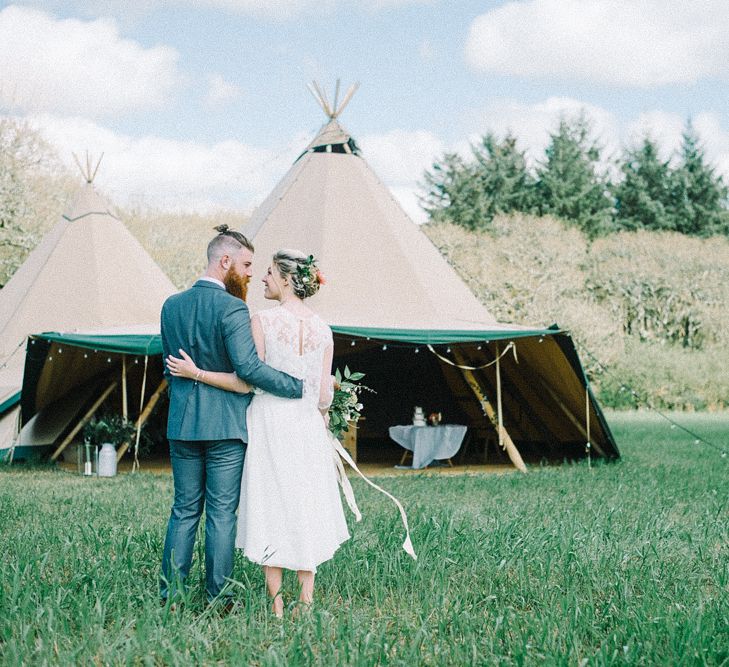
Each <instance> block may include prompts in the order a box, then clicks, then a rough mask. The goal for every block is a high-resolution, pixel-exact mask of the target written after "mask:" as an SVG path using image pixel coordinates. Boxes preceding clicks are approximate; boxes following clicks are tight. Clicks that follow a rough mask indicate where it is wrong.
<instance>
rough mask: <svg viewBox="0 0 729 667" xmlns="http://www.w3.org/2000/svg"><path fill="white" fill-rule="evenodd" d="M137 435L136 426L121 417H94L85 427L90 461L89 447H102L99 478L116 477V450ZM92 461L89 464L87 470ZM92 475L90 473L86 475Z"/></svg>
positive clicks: (87, 455) (87, 452) (113, 415)
mask: <svg viewBox="0 0 729 667" xmlns="http://www.w3.org/2000/svg"><path fill="white" fill-rule="evenodd" d="M135 433H136V428H135V427H134V424H133V423H132V422H130V421H129V420H128V419H124V418H123V417H121V416H120V415H115V414H109V415H104V416H101V417H94V418H93V419H92V420H91V421H89V423H88V424H86V426H85V427H84V441H85V442H86V445H87V451H86V457H87V461H88V459H89V451H88V447H89V445H94V446H95V447H100V448H101V451H100V452H99V463H98V466H97V474H98V475H99V477H113V476H114V475H116V449H117V447H119V446H120V445H121V444H123V443H125V442H130V441H131V439H132V438H133V437H134V435H135ZM89 464H90V461H88V463H87V468H86V469H87V470H88V468H89V467H90V466H89ZM86 474H90V472H88V473H86Z"/></svg>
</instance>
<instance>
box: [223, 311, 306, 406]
mask: <svg viewBox="0 0 729 667" xmlns="http://www.w3.org/2000/svg"><path fill="white" fill-rule="evenodd" d="M222 333H223V340H224V342H225V349H226V350H227V352H228V357H229V358H230V361H231V363H232V364H233V370H234V371H235V374H236V375H237V376H238V377H239V378H240V379H241V380H245V381H246V382H248V383H249V384H252V385H253V386H254V387H259V388H260V389H263V390H264V391H267V392H268V393H270V394H274V395H275V396H283V397H284V398H301V395H302V385H303V382H302V381H301V380H299V379H297V378H294V377H291V376H290V375H288V374H287V373H282V372H281V371H277V370H275V369H273V368H271V367H270V366H267V365H266V364H264V363H263V362H262V361H261V360H260V359H259V358H258V354H257V353H256V346H255V343H254V342H253V334H252V333H251V320H250V316H249V314H248V306H246V305H245V303H244V302H243V301H239V300H238V301H237V302H236V303H234V304H232V305H231V306H229V307H228V309H227V311H226V313H225V315H224V316H223V320H222Z"/></svg>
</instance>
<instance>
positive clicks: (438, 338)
mask: <svg viewBox="0 0 729 667" xmlns="http://www.w3.org/2000/svg"><path fill="white" fill-rule="evenodd" d="M332 331H333V332H334V333H335V334H341V335H344V336H354V337H357V338H374V339H376V340H391V341H398V342H401V343H419V344H421V345H426V344H428V343H430V344H431V345H439V344H445V343H469V342H477V341H487V340H504V339H512V338H525V337H528V336H553V335H554V334H557V333H561V332H562V330H561V329H559V328H558V327H556V325H555V326H553V327H550V328H549V329H513V330H511V329H490V330H483V331H478V330H468V329H450V330H433V329H388V328H381V327H346V326H333V327H332ZM35 338H40V339H42V340H47V341H51V342H54V343H67V344H69V345H75V346H77V347H84V348H88V349H91V350H103V351H104V352H116V353H118V354H141V355H156V354H162V339H161V337H160V335H159V334H152V335H149V334H123V335H116V334H115V335H102V334H99V335H91V334H71V333H68V334H65V333H42V334H37V335H36V336H35Z"/></svg>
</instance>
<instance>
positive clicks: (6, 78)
mask: <svg viewBox="0 0 729 667" xmlns="http://www.w3.org/2000/svg"><path fill="white" fill-rule="evenodd" d="M338 78H339V79H341V81H342V87H343V88H346V87H347V86H349V85H350V84H352V83H354V82H358V83H359V84H360V88H359V90H358V91H357V93H356V94H355V96H354V97H353V99H352V101H351V102H350V104H349V106H348V107H347V109H346V110H345V111H344V112H343V114H342V116H341V122H342V124H343V125H344V126H345V127H346V128H347V129H348V130H349V131H350V132H351V133H352V135H353V136H354V138H355V139H356V141H357V142H358V144H359V145H360V147H361V148H362V151H363V155H364V157H365V159H366V160H367V161H368V162H369V164H370V165H371V166H372V168H373V169H374V170H375V171H376V172H377V174H378V175H379V176H380V179H381V180H382V181H383V182H384V183H385V184H386V185H387V186H388V187H389V188H391V190H392V192H393V194H394V195H395V196H396V198H397V199H398V200H399V201H400V202H401V203H402V204H403V206H404V208H405V209H406V211H407V212H408V213H409V214H410V215H411V217H413V218H414V219H415V220H416V221H422V220H423V219H424V214H423V212H422V210H420V208H419V206H418V203H417V193H418V192H419V183H421V182H422V176H423V171H424V170H425V169H427V168H429V167H430V166H431V165H432V163H433V161H434V160H436V159H438V158H439V157H440V156H441V155H443V153H444V152H445V151H457V152H460V153H463V154H464V155H467V154H468V150H469V142H474V141H476V140H477V139H478V137H480V136H482V135H483V134H484V133H486V132H487V131H493V132H495V133H497V135H503V134H504V133H505V132H507V131H511V132H513V133H514V134H515V135H516V136H517V138H518V139H519V142H520V145H521V147H522V148H523V149H524V150H526V151H527V153H528V155H529V156H530V158H531V159H532V160H533V161H534V160H538V159H539V158H540V157H541V155H542V153H543V150H544V147H545V145H546V144H547V141H548V137H549V132H550V130H553V129H554V128H555V126H556V123H557V122H558V119H559V117H560V115H561V114H567V115H570V114H576V113H579V112H580V110H584V111H585V112H586V114H587V116H588V117H589V118H590V119H591V121H592V123H593V128H594V134H595V137H596V138H597V139H598V140H599V142H600V144H601V145H602V146H603V147H604V155H605V158H606V161H607V160H609V159H610V158H611V157H614V158H616V157H618V156H619V155H620V153H621V151H622V150H623V149H624V148H625V147H626V146H630V145H632V144H634V143H635V142H637V141H638V140H639V139H640V138H641V137H642V136H644V135H645V134H646V133H648V134H650V135H651V136H652V137H653V138H654V139H656V140H657V141H658V142H659V144H660V145H661V147H662V149H663V151H664V154H665V156H666V157H667V158H668V157H670V155H671V154H672V153H673V152H674V151H675V150H676V148H677V146H678V144H679V142H680V135H681V129H682V127H683V125H684V123H685V121H686V119H688V118H691V119H692V121H693V123H694V126H695V127H696V129H697V130H698V132H699V135H700V137H701V139H702V141H703V143H704V146H705V149H706V152H707V155H708V157H709V158H710V160H711V161H712V163H713V164H714V165H715V166H716V168H717V169H718V171H719V172H720V173H722V174H724V175H725V176H726V177H727V178H729V108H728V107H727V100H729V11H727V9H726V1H725V0H694V1H693V2H686V1H685V0H518V1H515V0H512V1H503V0H480V1H478V2H477V1H475V0H137V1H132V0H46V1H43V2H41V1H36V0H29V1H27V2H17V3H7V2H1V1H0V114H5V115H12V116H16V117H22V118H26V119H28V121H29V122H31V123H32V124H33V125H34V126H35V127H37V128H38V129H39V130H40V131H41V132H43V134H44V135H45V136H46V138H47V139H48V140H49V141H50V143H51V144H52V145H53V146H55V147H56V148H57V150H58V153H59V155H60V157H61V159H62V160H63V161H64V162H66V163H67V164H68V165H69V166H73V164H74V163H73V157H72V152H76V153H83V152H84V151H85V150H89V151H90V152H91V153H92V154H93V155H98V154H100V153H101V152H102V151H103V152H104V160H103V163H102V167H101V168H100V170H99V173H98V176H97V181H96V182H97V185H98V186H99V188H100V189H101V190H102V191H103V192H105V193H107V194H108V195H109V196H110V197H111V198H112V199H113V200H114V201H116V202H117V203H119V204H122V205H124V206H128V205H131V206H149V207H154V208H160V209H165V210H171V211H200V212H210V211H214V210H221V209H223V210H224V209H236V210H242V211H246V212H249V211H251V210H252V209H253V208H255V206H257V205H258V204H259V203H260V202H261V201H262V200H263V199H264V198H265V197H266V195H267V194H268V193H269V192H270V191H271V189H272V188H273V187H274V185H275V184H276V182H277V181H278V180H279V179H280V178H281V177H282V176H283V175H284V174H285V172H286V171H287V170H288V168H289V167H290V165H291V163H292V162H293V160H294V159H295V158H296V157H297V156H298V155H299V154H300V152H301V151H302V150H303V148H304V147H305V146H306V144H307V143H308V142H309V141H310V140H311V139H312V138H313V136H314V135H315V133H316V132H317V130H318V129H319V127H320V126H321V125H322V124H323V123H324V122H325V120H326V118H325V116H324V113H323V112H322V110H321V109H320V108H319V107H318V105H317V103H316V102H315V100H314V99H313V97H312V96H311V94H310V93H309V91H308V90H307V88H306V84H307V83H309V82H310V81H312V80H316V81H318V82H319V83H320V84H321V85H322V86H323V87H324V88H325V89H326V90H327V91H328V93H329V96H330V97H331V96H333V91H334V86H335V82H336V80H337V79H338ZM73 168H74V169H75V167H73Z"/></svg>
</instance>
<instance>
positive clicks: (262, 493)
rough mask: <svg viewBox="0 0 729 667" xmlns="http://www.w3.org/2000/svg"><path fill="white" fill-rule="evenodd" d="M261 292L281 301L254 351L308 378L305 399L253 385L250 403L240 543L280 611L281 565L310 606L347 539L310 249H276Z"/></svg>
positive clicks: (184, 370)
mask: <svg viewBox="0 0 729 667" xmlns="http://www.w3.org/2000/svg"><path fill="white" fill-rule="evenodd" d="M263 282H264V284H265V292H264V296H265V297H266V298H267V299H271V300H275V301H278V306H276V307H274V308H271V309H268V310H264V311H262V312H260V313H258V314H256V315H254V316H253V317H252V319H251V329H252V332H253V339H254V341H255V344H256V350H257V352H258V356H259V357H260V358H261V359H263V360H265V362H266V363H267V364H268V365H270V366H272V367H273V368H276V369H278V370H281V371H285V372H287V373H289V374H290V375H293V376H295V377H299V378H303V379H304V396H303V400H300V401H292V400H288V399H284V398H280V397H277V396H274V395H272V394H267V393H264V392H262V391H260V390H257V389H253V391H254V392H255V393H256V394H257V395H256V396H255V397H254V400H253V401H251V404H250V406H249V408H248V415H247V419H248V434H249V444H248V450H247V461H246V465H245V466H244V472H243V480H242V483H241V499H240V507H239V514H238V533H237V537H236V546H238V547H240V548H241V549H242V550H243V552H244V554H245V555H246V557H247V558H249V559H250V560H251V561H253V562H255V563H259V564H260V565H262V566H263V570H264V573H265V579H266V588H267V590H268V594H269V595H270V596H271V598H272V601H273V602H272V605H273V612H274V613H275V614H276V615H277V616H279V617H280V616H282V615H283V610H284V605H283V600H282V598H281V583H282V577H283V570H284V569H288V570H296V572H297V575H298V580H299V583H300V586H301V592H300V596H299V601H300V602H301V603H303V604H306V605H310V604H311V602H312V600H313V597H314V576H315V574H316V569H317V566H318V565H320V564H321V563H323V562H325V561H327V560H329V559H331V558H332V556H333V555H334V553H335V551H336V550H337V549H338V548H339V546H340V545H341V544H342V543H343V542H345V541H346V540H347V539H349V531H348V530H347V523H346V521H345V518H344V510H343V508H342V501H341V499H340V496H339V487H338V481H337V466H336V465H335V464H334V462H333V456H334V452H333V450H332V442H331V440H330V438H329V435H328V433H327V410H328V408H329V405H330V404H331V401H332V395H333V388H332V378H331V367H332V357H333V350H334V344H333V338H332V331H331V329H330V328H329V327H328V326H327V325H326V324H325V323H324V321H323V320H322V319H321V318H320V317H319V316H318V315H316V314H315V313H314V312H313V311H312V310H311V309H310V308H308V307H307V306H306V305H305V303H304V300H305V299H306V298H308V297H310V296H312V295H314V294H316V292H317V291H318V290H319V287H320V286H321V285H322V284H323V277H322V275H321V273H320V272H319V270H318V268H317V266H316V261H315V260H314V258H313V256H311V255H309V256H306V255H304V254H303V253H301V252H299V251H296V250H279V251H278V252H277V253H276V254H275V255H274V257H273V261H272V264H271V266H270V267H269V268H268V271H267V273H266V276H265V277H264V279H263ZM180 354H181V355H182V358H177V357H173V356H169V357H168V358H167V365H168V367H169V370H170V372H171V373H172V375H177V376H181V377H187V378H192V379H196V380H197V381H199V382H205V383H207V384H210V385H213V386H215V387H219V388H221V389H226V390H228V391H237V392H248V391H251V389H252V388H251V387H249V386H248V385H247V384H246V383H245V382H243V381H242V380H240V379H239V378H238V377H237V376H236V375H235V373H220V372H213V371H210V370H207V369H200V368H198V367H197V366H196V365H195V363H194V362H193V360H192V359H191V358H190V357H189V355H188V354H187V353H186V352H185V351H183V350H180Z"/></svg>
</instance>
